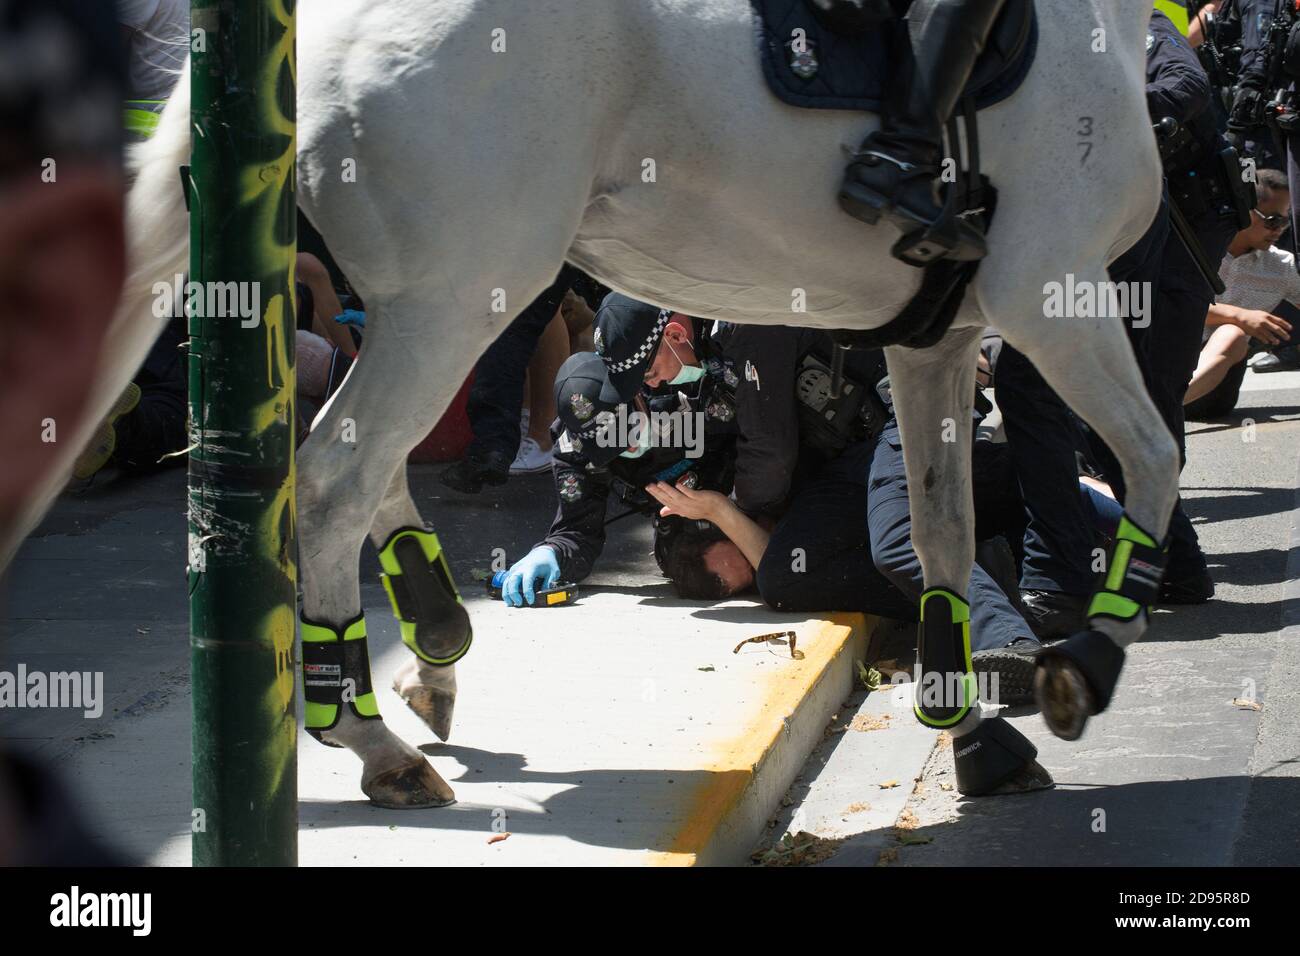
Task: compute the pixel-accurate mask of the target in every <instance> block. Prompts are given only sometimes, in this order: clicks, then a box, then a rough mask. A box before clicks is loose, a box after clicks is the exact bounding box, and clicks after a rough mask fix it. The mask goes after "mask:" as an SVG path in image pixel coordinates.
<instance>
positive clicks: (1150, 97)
mask: <svg viewBox="0 0 1300 956" xmlns="http://www.w3.org/2000/svg"><path fill="white" fill-rule="evenodd" d="M1151 37H1152V41H1153V42H1152V43H1150V44H1149V47H1150V48H1149V50H1148V53H1147V104H1148V107H1149V109H1150V111H1151V118H1152V120H1153V121H1159V120H1161V119H1162V118H1164V117H1172V118H1173V119H1174V120H1176V121H1177V122H1178V123H1179V124H1180V125H1181V126H1182V127H1183V128H1184V129H1186V130H1187V132H1188V133H1190V137H1189V138H1188V139H1186V140H1185V141H1184V145H1183V146H1182V148H1180V149H1178V150H1177V151H1175V152H1174V153H1173V154H1172V155H1167V156H1166V157H1165V169H1166V175H1167V178H1168V184H1169V193H1170V200H1171V201H1172V202H1174V203H1176V204H1177V205H1178V207H1179V209H1181V210H1182V212H1183V215H1184V216H1185V218H1186V219H1187V222H1188V225H1189V226H1191V229H1192V231H1193V232H1194V233H1195V235H1196V238H1197V240H1198V241H1199V242H1200V245H1201V248H1202V249H1203V250H1204V252H1205V258H1206V261H1207V262H1208V263H1209V264H1210V267H1211V268H1213V269H1216V270H1217V269H1218V267H1219V263H1220V262H1222V261H1223V257H1224V256H1225V255H1226V254H1227V251H1228V244H1229V243H1230V242H1231V241H1232V238H1233V236H1234V235H1236V233H1237V231H1238V230H1239V229H1240V228H1241V223H1240V222H1239V220H1238V217H1237V210H1236V209H1235V208H1234V205H1233V199H1232V192H1231V191H1232V189H1233V188H1234V185H1235V184H1233V183H1230V182H1228V181H1227V178H1226V177H1227V176H1228V175H1232V174H1236V175H1238V176H1239V175H1240V173H1239V171H1238V170H1239V167H1236V168H1234V169H1231V170H1229V169H1228V167H1227V166H1225V163H1224V162H1223V160H1222V158H1221V155H1222V153H1223V151H1224V150H1225V149H1227V148H1228V143H1227V141H1226V140H1225V139H1224V138H1223V136H1222V135H1221V134H1220V133H1219V131H1218V130H1217V129H1216V127H1215V123H1214V120H1213V118H1212V114H1211V111H1210V100H1211V97H1212V95H1213V94H1212V91H1211V89H1210V85H1209V79H1208V77H1206V75H1205V73H1204V71H1203V69H1202V68H1201V65H1200V61H1199V60H1198V59H1197V57H1196V54H1195V52H1194V51H1193V50H1192V49H1191V46H1190V45H1189V44H1188V42H1187V40H1186V39H1185V38H1184V37H1183V36H1182V35H1181V34H1179V32H1178V30H1177V28H1175V27H1174V25H1173V23H1171V22H1170V20H1169V18H1168V17H1166V16H1165V15H1164V14H1163V13H1160V12H1159V11H1156V13H1155V14H1154V15H1153V16H1152V18H1151ZM1229 162H1230V163H1231V164H1233V165H1234V166H1235V157H1232V156H1229ZM1238 182H1239V180H1238ZM1241 213H1242V215H1243V217H1246V216H1249V211H1248V210H1246V209H1243V210H1241ZM1157 295H1158V301H1157V302H1156V308H1155V316H1154V319H1153V321H1152V323H1151V325H1150V327H1148V328H1145V329H1136V330H1133V336H1134V346H1135V349H1136V350H1137V351H1138V352H1139V354H1140V355H1141V356H1142V357H1143V358H1144V359H1145V369H1144V372H1145V374H1146V384H1147V391H1148V392H1149V393H1150V395H1151V398H1152V400H1153V401H1154V402H1155V405H1156V408H1157V409H1158V410H1159V412H1160V417H1161V418H1162V419H1163V420H1164V422H1165V424H1166V425H1167V426H1168V427H1169V430H1170V432H1171V433H1172V434H1173V436H1174V438H1175V439H1176V440H1177V442H1178V449H1179V455H1180V463H1181V462H1184V461H1185V460H1186V442H1185V427H1184V419H1183V397H1184V396H1185V395H1186V393H1187V386H1188V383H1189V382H1191V379H1192V373H1193V372H1195V370H1196V364H1197V361H1198V360H1199V358H1200V352H1201V338H1202V333H1203V331H1204V329H1205V315H1206V311H1207V310H1208V309H1209V307H1210V305H1211V304H1212V303H1213V302H1214V291H1213V290H1212V289H1211V288H1210V286H1209V285H1208V284H1207V283H1206V281H1205V279H1204V278H1203V277H1202V276H1201V273H1200V271H1199V270H1198V269H1197V267H1196V264H1195V263H1194V262H1193V260H1192V258H1191V255H1190V254H1189V253H1188V251H1187V248H1186V246H1184V245H1183V243H1182V242H1181V241H1179V240H1178V239H1177V238H1176V237H1171V238H1170V239H1169V241H1168V242H1166V243H1165V249H1164V254H1163V257H1162V260H1161V266H1160V284H1159V286H1158V289H1157ZM1115 490H1116V491H1117V492H1122V485H1120V486H1115ZM1169 531H1170V553H1169V565H1168V567H1167V568H1166V572H1165V574H1166V578H1167V579H1168V580H1170V581H1178V580H1179V579H1182V578H1188V577H1192V576H1195V575H1200V574H1203V573H1204V572H1205V557H1204V555H1203V554H1202V553H1201V548H1200V544H1199V542H1198V540H1197V536H1196V531H1195V529H1194V528H1193V527H1192V523H1191V521H1190V520H1189V519H1188V517H1187V515H1186V513H1185V512H1184V511H1183V507H1182V503H1181V501H1180V502H1179V503H1178V505H1177V506H1176V508H1175V510H1174V513H1173V516H1172V518H1171V521H1170V529H1169Z"/></svg>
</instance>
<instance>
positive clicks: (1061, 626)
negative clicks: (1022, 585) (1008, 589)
mask: <svg viewBox="0 0 1300 956" xmlns="http://www.w3.org/2000/svg"><path fill="white" fill-rule="evenodd" d="M1020 603H1021V604H1022V605H1023V607H1024V615H1025V620H1026V621H1028V622H1029V627H1030V629H1031V630H1033V632H1034V634H1035V636H1037V638H1038V639H1039V640H1040V641H1048V640H1052V639H1053V638H1061V637H1070V636H1072V635H1074V634H1077V633H1078V632H1079V631H1082V630H1084V629H1085V628H1086V627H1087V617H1086V616H1085V614H1084V611H1085V610H1086V609H1087V607H1088V598H1087V596H1085V595H1081V594H1066V593H1065V592H1064V591H1036V590H1025V591H1021V592H1020Z"/></svg>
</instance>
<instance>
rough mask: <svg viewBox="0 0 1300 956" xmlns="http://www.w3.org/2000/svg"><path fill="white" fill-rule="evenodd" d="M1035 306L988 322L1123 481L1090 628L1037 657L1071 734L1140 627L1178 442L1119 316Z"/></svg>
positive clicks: (1109, 684) (1097, 704)
mask: <svg viewBox="0 0 1300 956" xmlns="http://www.w3.org/2000/svg"><path fill="white" fill-rule="evenodd" d="M1062 274H1064V273H1062ZM1105 281H1107V277H1106V273H1105V272H1103V271H1100V270H1096V271H1091V272H1090V271H1089V270H1086V269H1079V270H1075V287H1076V288H1084V285H1083V283H1084V282H1091V283H1098V284H1097V285H1095V286H1094V288H1097V289H1102V288H1105V286H1103V285H1101V284H1100V283H1103V282H1105ZM1038 288H1041V286H1039V287H1038ZM1041 309H1042V306H1041V301H1040V303H1039V312H1038V314H1036V315H1031V316H1030V318H1029V319H1028V320H1027V321H1026V320H1024V319H1021V320H1020V321H1008V322H1006V323H1005V324H1004V323H1002V322H1001V321H999V319H1000V318H1001V314H1002V313H999V314H998V316H997V317H996V318H994V319H993V321H995V322H998V323H999V327H1000V328H1001V329H1002V331H1003V333H1004V335H1005V336H1006V338H1007V341H1009V342H1010V343H1011V344H1012V345H1014V346H1015V347H1016V348H1017V349H1019V350H1020V351H1021V352H1023V353H1024V354H1025V355H1027V356H1028V357H1029V359H1030V360H1031V361H1032V362H1033V363H1034V364H1035V365H1036V366H1037V367H1038V370H1039V371H1040V372H1041V373H1042V375H1043V378H1044V379H1046V380H1047V382H1048V384H1050V385H1051V386H1052V387H1053V388H1054V389H1055V390H1056V392H1057V393H1058V394H1059V395H1060V396H1061V398H1062V399H1064V400H1065V402H1066V403H1067V404H1068V405H1069V406H1070V407H1071V408H1073V409H1074V411H1075V412H1077V413H1078V414H1079V415H1080V416H1082V418H1083V419H1084V420H1085V421H1086V422H1087V423H1088V424H1089V425H1090V426H1091V427H1092V428H1093V430H1094V431H1096V432H1097V434H1098V435H1100V436H1101V438H1102V439H1103V440H1104V441H1105V442H1106V444H1107V445H1109V446H1110V448H1111V450H1112V451H1113V452H1114V453H1115V456H1116V457H1117V458H1118V459H1119V463H1120V467H1121V468H1122V469H1123V473H1124V483H1125V485H1126V487H1127V494H1126V496H1125V499H1126V500H1125V503H1124V519H1123V520H1122V521H1121V523H1120V527H1119V530H1118V532H1117V533H1116V537H1115V543H1114V545H1113V546H1112V548H1111V553H1110V554H1109V555H1108V556H1107V561H1106V572H1105V574H1104V575H1103V576H1102V578H1101V580H1100V582H1099V585H1098V587H1097V590H1096V591H1095V593H1094V594H1093V597H1092V600H1091V602H1090V603H1089V605H1088V623H1089V627H1090V629H1089V630H1087V631H1084V632H1083V633H1081V634H1076V635H1075V636H1074V637H1072V638H1070V639H1069V640H1068V641H1065V642H1064V643H1063V644H1058V645H1055V646H1053V647H1051V648H1048V649H1047V650H1046V651H1044V652H1043V653H1042V654H1040V655H1039V657H1038V674H1037V675H1036V680H1035V692H1036V695H1037V697H1038V703H1039V706H1040V708H1041V709H1042V712H1043V717H1044V719H1045V720H1046V721H1047V725H1048V727H1050V728H1051V730H1052V732H1053V733H1055V734H1056V735H1057V736H1059V737H1063V738H1065V739H1066V740H1074V739H1076V738H1078V737H1079V735H1080V734H1082V733H1083V728H1084V725H1085V724H1086V723H1087V720H1088V717H1089V716H1090V715H1092V714H1098V713H1101V711H1103V710H1105V709H1106V707H1107V705H1108V704H1109V703H1110V698H1111V695H1112V693H1113V692H1114V689H1115V685H1116V684H1117V683H1118V681H1119V674H1120V670H1121V669H1122V667H1123V664H1124V648H1126V647H1128V646H1129V645H1130V644H1132V643H1133V642H1134V641H1136V640H1137V639H1138V638H1140V637H1141V636H1142V633H1143V631H1145V630H1146V626H1147V606H1148V605H1150V604H1152V603H1154V602H1155V599H1156V596H1157V595H1158V593H1159V588H1160V580H1161V576H1162V573H1163V570H1164V552H1163V544H1164V541H1165V532H1166V530H1167V528H1168V524H1169V516H1170V513H1171V511H1172V510H1173V506H1174V501H1175V499H1176V498H1177V495H1178V445H1177V443H1176V442H1175V441H1174V438H1173V436H1172V435H1171V434H1170V433H1169V429H1168V428H1166V427H1165V425H1164V422H1163V421H1162V420H1161V418H1160V415H1159V413H1158V412H1157V411H1156V407H1155V405H1154V404H1153V403H1152V401H1151V399H1150V397H1149V395H1148V394H1147V391H1146V387H1145V386H1144V385H1143V383H1142V377H1141V375H1140V373H1139V371H1138V367H1137V363H1136V361H1135V360H1134V358H1133V354H1132V350H1131V347H1130V345H1129V342H1128V338H1127V336H1126V335H1125V334H1124V328H1123V324H1122V320H1121V319H1119V318H1117V317H1115V316H1107V317H1098V318H1068V319H1047V318H1044V317H1043V315H1042V314H1041ZM1008 314H1009V313H1008ZM1019 314H1020V315H1022V316H1023V315H1024V314H1025V313H1024V312H1021V313H1019Z"/></svg>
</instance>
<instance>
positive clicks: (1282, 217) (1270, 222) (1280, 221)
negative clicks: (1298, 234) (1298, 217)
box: [1255, 209, 1291, 231]
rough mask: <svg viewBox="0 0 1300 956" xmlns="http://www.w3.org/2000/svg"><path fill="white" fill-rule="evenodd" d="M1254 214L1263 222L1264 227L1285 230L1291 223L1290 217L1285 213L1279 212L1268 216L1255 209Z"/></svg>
mask: <svg viewBox="0 0 1300 956" xmlns="http://www.w3.org/2000/svg"><path fill="white" fill-rule="evenodd" d="M1255 215H1257V216H1259V221H1260V222H1262V223H1263V224H1264V228H1265V229H1270V230H1272V229H1282V230H1284V231H1285V229H1286V228H1287V227H1288V226H1290V225H1291V218H1290V216H1288V215H1287V214H1286V213H1281V212H1279V213H1275V214H1273V215H1271V216H1270V215H1267V214H1265V213H1262V212H1260V211H1259V210H1258V209H1256V210H1255Z"/></svg>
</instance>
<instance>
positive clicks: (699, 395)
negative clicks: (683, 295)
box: [594, 293, 824, 517]
mask: <svg viewBox="0 0 1300 956" xmlns="http://www.w3.org/2000/svg"><path fill="white" fill-rule="evenodd" d="M671 315H672V313H670V312H669V311H668V310H666V309H659V308H657V307H655V306H652V305H647V304H646V303H643V302H638V301H636V300H635V299H630V298H628V297H627V296H624V295H619V294H617V293H614V294H611V295H609V296H607V297H606V298H605V301H604V302H603V303H602V304H601V307H600V309H599V310H598V311H597V313H596V329H595V333H594V336H595V344H596V352H597V354H599V355H600V356H601V357H602V358H603V359H604V360H605V364H606V368H607V369H608V370H609V378H610V381H611V382H612V383H613V384H614V386H615V388H616V389H618V391H619V393H620V395H621V396H622V398H623V400H624V401H631V399H632V397H633V396H634V395H636V394H637V393H638V392H640V391H641V390H642V384H643V379H644V375H645V370H646V369H647V368H648V367H649V366H650V365H651V363H652V362H653V361H654V358H655V356H656V354H657V352H658V350H659V349H660V348H663V347H666V346H663V345H662V337H663V330H664V328H666V327H667V325H668V323H669V321H670V319H671ZM687 321H689V322H690V323H691V325H692V328H693V335H692V343H693V349H694V351H695V353H696V358H697V359H699V362H700V364H701V365H702V366H703V367H704V369H705V370H706V373H707V374H706V375H705V377H704V378H703V379H702V380H701V381H700V382H696V383H691V384H687V385H663V386H662V387H661V388H660V389H659V392H661V393H664V394H667V395H669V396H673V395H677V394H680V395H683V396H685V398H686V400H687V401H689V402H690V403H691V405H692V407H693V408H694V409H696V410H697V411H699V412H702V413H703V415H704V421H705V441H706V444H707V442H708V441H709V436H710V435H712V434H713V433H715V432H716V433H721V434H728V435H732V436H734V440H735V446H736V487H735V499H736V504H737V506H738V507H739V508H740V509H741V510H742V511H744V512H745V513H746V514H748V515H750V516H751V517H754V516H759V515H766V516H770V517H776V516H779V515H780V513H781V511H782V510H783V509H784V507H785V504H786V502H787V500H788V498H789V494H790V489H791V485H792V482H793V480H794V471H795V463H796V461H797V460H798V449H799V421H798V411H797V407H796V401H795V386H796V378H797V376H798V375H799V372H800V369H801V365H800V357H801V356H803V355H805V354H806V353H807V352H808V351H809V350H810V349H811V347H812V343H813V340H814V337H815V336H816V335H817V333H816V332H815V331H814V330H810V329H798V328H791V327H788V326H758V325H735V324H732V323H727V322H717V323H713V329H712V331H709V330H708V328H707V327H708V325H709V323H706V322H705V321H703V320H701V319H689V320H687ZM822 334H823V337H824V333H822ZM715 390H716V393H717V395H719V396H723V399H724V400H716V399H715V398H713V397H712V396H713V395H714V392H715Z"/></svg>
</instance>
